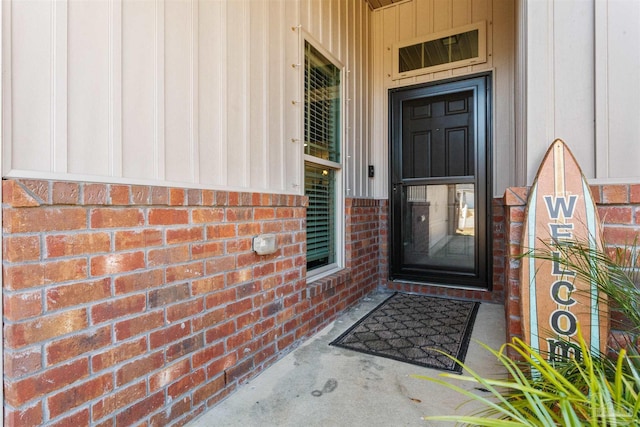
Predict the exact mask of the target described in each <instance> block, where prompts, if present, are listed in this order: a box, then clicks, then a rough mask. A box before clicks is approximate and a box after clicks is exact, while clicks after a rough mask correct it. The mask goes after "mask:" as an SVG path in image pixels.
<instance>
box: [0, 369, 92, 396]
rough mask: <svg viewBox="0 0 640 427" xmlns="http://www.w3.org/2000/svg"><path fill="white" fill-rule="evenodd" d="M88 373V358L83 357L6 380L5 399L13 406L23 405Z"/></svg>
mask: <svg viewBox="0 0 640 427" xmlns="http://www.w3.org/2000/svg"><path fill="white" fill-rule="evenodd" d="M88 375H89V364H88V361H87V359H86V358H83V359H79V360H76V361H74V362H71V363H68V364H66V365H61V366H58V367H55V368H51V369H48V370H46V371H44V372H42V373H39V374H36V375H33V376H31V377H28V378H25V379H22V380H19V381H15V382H11V381H5V400H6V402H7V403H9V404H10V405H12V406H15V407H18V406H22V405H23V404H25V403H27V402H30V401H32V400H34V399H37V398H39V397H41V396H44V395H45V394H49V393H51V392H54V391H56V390H60V389H62V388H64V387H66V386H68V385H69V384H73V383H74V382H76V381H78V380H79V379H81V378H85V377H87V376H88Z"/></svg>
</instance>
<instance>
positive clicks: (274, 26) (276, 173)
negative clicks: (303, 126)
mask: <svg viewBox="0 0 640 427" xmlns="http://www.w3.org/2000/svg"><path fill="white" fill-rule="evenodd" d="M285 1H286V0H273V1H272V2H271V3H270V4H269V7H268V8H267V9H268V10H267V16H268V19H267V27H268V29H267V31H268V44H267V52H268V55H267V60H266V61H265V68H266V70H265V71H266V73H267V79H268V80H267V85H268V87H269V89H268V91H267V95H268V96H267V120H268V123H269V128H268V129H269V131H268V153H269V162H268V163H267V176H268V180H269V183H268V188H270V189H273V190H275V191H283V190H284V182H285V181H284V179H285V177H284V171H285V166H284V151H283V146H286V145H287V144H292V142H291V139H289V140H287V138H286V137H285V135H284V127H285V124H284V120H285V117H284V108H285V100H284V87H285V82H286V80H285V73H288V72H289V70H287V66H286V64H285V58H286V55H285V49H284V47H285V42H284V40H285V37H287V36H288V35H289V34H288V33H290V32H291V29H290V28H289V26H288V25H287V24H288V23H287V22H286V20H285V16H284V2H285ZM289 68H292V67H291V66H289Z"/></svg>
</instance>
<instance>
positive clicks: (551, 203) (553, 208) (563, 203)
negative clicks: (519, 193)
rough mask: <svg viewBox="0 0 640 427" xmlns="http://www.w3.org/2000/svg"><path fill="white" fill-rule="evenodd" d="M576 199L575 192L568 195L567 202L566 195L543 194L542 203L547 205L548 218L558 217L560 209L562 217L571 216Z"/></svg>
mask: <svg viewBox="0 0 640 427" xmlns="http://www.w3.org/2000/svg"><path fill="white" fill-rule="evenodd" d="M576 200H578V196H576V195H575V194H574V195H571V196H569V201H568V202H567V198H566V197H552V196H544V203H545V204H546V205H547V212H548V213H549V218H551V219H558V218H559V217H560V211H562V216H563V217H564V218H571V217H573V211H574V210H575V208H576Z"/></svg>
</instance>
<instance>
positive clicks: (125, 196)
mask: <svg viewBox="0 0 640 427" xmlns="http://www.w3.org/2000/svg"><path fill="white" fill-rule="evenodd" d="M130 190H131V188H130V187H129V186H128V185H118V184H111V185H110V186H109V198H110V199H111V204H112V205H129V204H131V203H130V201H129V199H130V194H131V191H130Z"/></svg>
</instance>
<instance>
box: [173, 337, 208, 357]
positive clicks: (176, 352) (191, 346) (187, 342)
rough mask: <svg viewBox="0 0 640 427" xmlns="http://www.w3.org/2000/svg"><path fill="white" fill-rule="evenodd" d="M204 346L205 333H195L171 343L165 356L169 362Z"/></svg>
mask: <svg viewBox="0 0 640 427" xmlns="http://www.w3.org/2000/svg"><path fill="white" fill-rule="evenodd" d="M202 347H204V335H203V334H199V335H195V336H192V337H189V338H185V339H183V340H182V341H180V342H177V343H175V344H173V345H170V346H169V347H168V348H167V350H166V352H165V357H166V359H167V362H172V361H174V360H176V359H179V358H181V357H183V356H185V355H187V354H190V353H193V352H194V351H197V350H200V349H201V348H202Z"/></svg>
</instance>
